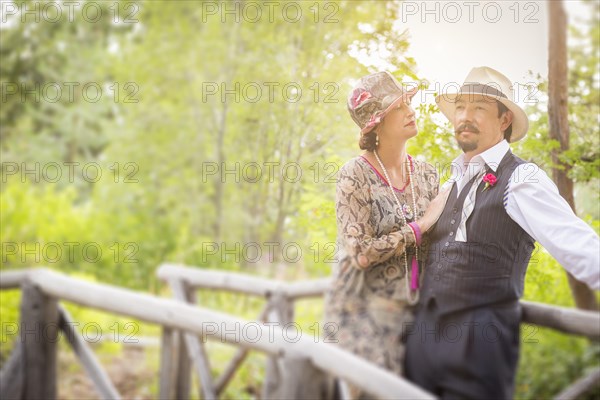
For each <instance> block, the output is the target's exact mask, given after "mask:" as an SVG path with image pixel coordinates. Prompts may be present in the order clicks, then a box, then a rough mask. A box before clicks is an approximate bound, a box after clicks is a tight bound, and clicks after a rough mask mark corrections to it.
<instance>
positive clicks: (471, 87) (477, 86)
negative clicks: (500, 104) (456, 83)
mask: <svg viewBox="0 0 600 400" xmlns="http://www.w3.org/2000/svg"><path fill="white" fill-rule="evenodd" d="M460 93H480V94H483V95H485V96H490V97H493V96H498V97H503V98H505V99H508V97H507V96H506V95H505V94H504V93H502V92H501V91H500V90H498V89H496V88H495V87H493V86H490V85H484V84H482V83H468V84H465V85H462V86H461V88H460Z"/></svg>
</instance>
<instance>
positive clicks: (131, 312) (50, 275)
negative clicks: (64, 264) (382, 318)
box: [0, 268, 434, 399]
mask: <svg viewBox="0 0 600 400" xmlns="http://www.w3.org/2000/svg"><path fill="white" fill-rule="evenodd" d="M20 285H31V287H32V290H35V291H37V292H39V293H40V294H41V295H43V296H46V297H48V298H51V299H55V301H56V302H57V301H58V300H66V301H70V302H73V303H77V304H80V305H83V306H88V307H91V308H95V309H99V310H103V311H108V312H112V313H115V314H119V315H124V316H129V317H133V318H137V319H140V320H142V321H146V322H149V323H155V324H158V325H162V326H163V327H164V329H165V330H167V329H168V330H171V331H172V332H175V331H180V332H184V334H194V335H200V336H207V337H208V338H211V339H219V340H220V341H222V342H224V343H231V344H234V345H237V346H240V347H243V348H247V349H251V350H257V351H261V352H264V353H267V354H270V355H276V356H284V357H289V358H298V359H301V360H304V362H305V363H306V364H307V365H310V367H311V368H314V369H316V370H319V371H322V372H324V373H327V374H331V375H334V376H337V377H339V378H341V379H343V380H345V381H347V382H350V383H352V384H355V385H357V386H359V387H361V388H363V389H364V390H365V391H367V392H368V393H370V394H372V395H373V396H376V397H377V398H404V399H433V398H434V397H433V396H432V395H431V394H429V393H427V392H425V391H424V390H422V389H420V388H418V387H416V386H415V385H413V384H411V383H410V382H408V381H406V380H404V379H402V378H400V377H397V376H395V375H394V374H392V373H391V372H389V371H386V370H383V369H381V368H378V367H377V366H375V365H373V364H371V363H369V362H367V361H365V360H363V359H361V358H360V357H357V356H356V355H354V354H352V353H349V352H346V351H344V350H342V349H340V348H337V347H335V346H331V345H327V344H324V343H314V342H313V341H312V340H310V339H308V338H303V337H300V338H299V340H298V341H297V342H295V343H289V342H286V341H285V340H284V338H283V332H282V330H281V328H279V327H277V326H275V327H266V326H261V325H258V324H257V325H256V328H257V329H258V331H259V335H258V337H257V339H256V341H252V342H250V341H246V340H240V341H234V340H232V338H231V336H228V335H227V332H232V331H234V330H235V329H237V327H238V326H239V324H245V323H248V322H250V321H246V320H243V319H240V318H235V317H233V316H231V315H228V314H225V313H221V312H215V311H212V310H208V309H205V308H202V307H198V306H192V305H190V304H186V303H182V302H180V301H177V300H171V299H165V298H160V297H156V296H152V295H149V294H144V293H137V292H133V291H131V290H127V289H122V288H118V287H114V286H110V285H106V284H101V283H92V282H86V281H82V280H79V279H74V278H70V277H68V276H65V275H63V274H60V273H57V272H53V271H50V270H47V269H43V268H41V269H34V270H28V271H19V272H12V271H5V272H2V273H0V289H8V288H17V287H19V286H20ZM206 323H211V324H214V323H216V324H218V325H219V326H222V327H223V329H219V330H216V331H215V330H212V329H210V330H209V329H207V325H206ZM236 324H237V325H236ZM211 326H213V325H211ZM270 332H272V333H273V334H272V337H270V335H269V333H270ZM25 336H26V338H27V337H28V335H25ZM41 342H42V343H44V342H43V341H41ZM29 345H31V343H23V348H24V349H25V350H26V349H27V346H29ZM52 347H53V348H52V349H51V350H50V352H49V353H50V354H51V355H52V354H53V355H54V356H55V355H56V345H55V343H54V346H52ZM185 359H186V357H180V360H185ZM49 360H50V361H51V357H50V359H49ZM47 361H48V360H47ZM9 364H10V365H9ZM48 364H49V362H46V365H45V366H48ZM15 365H16V366H15ZM54 365H55V364H54ZM348 365H352V366H353V367H352V368H347V366H348ZM7 366H11V369H10V370H5V369H4V368H3V370H2V373H1V376H2V379H1V381H2V382H0V386H1V387H2V398H3V399H4V398H8V396H4V394H5V393H11V394H13V395H14V396H13V398H34V397H35V396H31V395H27V394H26V393H24V392H23V390H22V389H23V387H27V386H31V387H34V388H37V387H38V386H39V384H40V381H33V380H31V379H29V376H28V371H24V372H25V373H23V374H21V376H22V380H21V381H20V382H15V381H9V380H8V379H6V378H7V377H8V376H13V374H14V371H15V370H17V371H18V370H19V369H20V368H22V367H23V364H18V363H10V362H8V363H7ZM50 369H51V368H50ZM89 371H90V370H89V369H88V372H89ZM37 372H38V373H40V372H41V373H45V375H44V376H43V378H44V379H43V381H44V382H52V383H53V384H54V386H53V387H52V385H45V386H43V387H42V388H41V390H47V391H46V392H45V393H44V395H42V396H38V397H37V398H47V399H49V398H55V397H56V387H55V384H56V382H55V379H56V376H55V371H50V372H48V369H47V368H39V367H38V368H37ZM93 379H94V378H93ZM99 381H100V380H99V379H96V380H95V382H99ZM18 383H21V384H22V385H23V386H21V387H20V390H19V391H18V393H15V392H14V391H11V388H13V387H15V386H16V385H17V384H18ZM188 385H189V382H188ZM36 390H37V389H36ZM104 390H109V388H105V389H104ZM99 394H100V395H101V396H103V397H104V398H110V397H108V396H106V395H105V394H104V393H103V392H100V391H99Z"/></svg>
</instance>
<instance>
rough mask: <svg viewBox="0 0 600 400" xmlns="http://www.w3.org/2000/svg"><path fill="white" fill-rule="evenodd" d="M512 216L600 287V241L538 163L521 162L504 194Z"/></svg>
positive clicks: (565, 264)
mask: <svg viewBox="0 0 600 400" xmlns="http://www.w3.org/2000/svg"><path fill="white" fill-rule="evenodd" d="M504 207H505V209H506V212H507V213H508V215H509V216H510V217H511V218H512V219H513V220H514V221H515V222H516V223H517V224H519V226H520V227H521V228H523V229H524V230H525V231H526V232H527V233H528V234H529V235H531V237H533V238H534V239H535V240H537V241H538V242H539V243H540V244H541V245H542V246H544V248H545V249H546V250H548V252H549V253H550V254H551V255H552V256H553V257H554V258H555V259H556V260H557V261H558V262H559V263H560V265H562V266H563V267H564V268H565V269H566V270H567V271H569V272H570V273H571V274H572V275H573V276H574V277H575V278H576V279H578V280H580V281H582V282H585V283H586V284H587V285H588V286H589V287H591V288H592V289H594V290H600V240H599V238H598V235H596V233H595V232H594V230H593V229H592V228H591V227H590V226H589V225H588V224H586V223H585V222H584V221H583V220H581V219H580V218H578V217H577V216H576V215H575V213H573V211H572V210H571V207H570V206H569V204H568V203H567V202H566V200H565V199H563V198H562V196H561V195H560V194H559V192H558V188H557V187H556V185H555V184H554V182H553V181H552V180H551V179H550V178H549V177H548V175H547V174H546V172H544V171H543V170H542V169H540V168H539V167H538V166H537V165H535V164H532V163H526V164H521V165H519V166H518V167H517V168H516V169H515V170H514V171H513V174H512V176H511V179H510V182H509V183H508V186H507V188H506V192H505V195H504Z"/></svg>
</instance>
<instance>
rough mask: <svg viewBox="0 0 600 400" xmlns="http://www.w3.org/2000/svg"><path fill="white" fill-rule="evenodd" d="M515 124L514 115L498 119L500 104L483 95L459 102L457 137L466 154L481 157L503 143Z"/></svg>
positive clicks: (457, 108) (455, 116) (461, 97)
mask: <svg viewBox="0 0 600 400" xmlns="http://www.w3.org/2000/svg"><path fill="white" fill-rule="evenodd" d="M511 122H512V113H511V112H510V111H508V112H506V113H504V114H502V116H500V117H499V116H498V104H497V101H496V100H495V99H493V98H491V97H486V96H483V95H480V94H464V95H461V96H459V97H458V98H457V99H456V109H455V111H454V121H453V124H454V134H455V136H456V140H457V142H458V145H459V146H460V147H461V149H462V150H463V152H465V153H467V152H469V153H473V154H479V153H481V152H483V151H485V150H487V149H489V148H490V147H492V146H494V145H496V144H497V143H499V142H500V141H501V140H502V139H503V138H504V134H503V131H504V130H505V129H506V128H507V127H508V126H509V125H510V123H511Z"/></svg>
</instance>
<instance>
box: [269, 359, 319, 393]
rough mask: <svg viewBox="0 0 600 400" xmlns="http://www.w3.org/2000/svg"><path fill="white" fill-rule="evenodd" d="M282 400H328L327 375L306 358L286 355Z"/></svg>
mask: <svg viewBox="0 0 600 400" xmlns="http://www.w3.org/2000/svg"><path fill="white" fill-rule="evenodd" d="M281 365H282V367H283V368H282V372H283V373H282V385H281V391H280V393H281V397H280V398H281V399H326V398H327V397H326V396H327V394H328V393H327V389H328V388H327V375H326V374H325V373H324V372H323V371H321V370H319V369H318V368H315V366H314V365H313V364H312V363H311V362H310V360H309V359H308V358H306V357H302V356H299V355H285V356H284V357H283V360H282V363H281Z"/></svg>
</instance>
